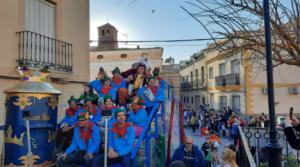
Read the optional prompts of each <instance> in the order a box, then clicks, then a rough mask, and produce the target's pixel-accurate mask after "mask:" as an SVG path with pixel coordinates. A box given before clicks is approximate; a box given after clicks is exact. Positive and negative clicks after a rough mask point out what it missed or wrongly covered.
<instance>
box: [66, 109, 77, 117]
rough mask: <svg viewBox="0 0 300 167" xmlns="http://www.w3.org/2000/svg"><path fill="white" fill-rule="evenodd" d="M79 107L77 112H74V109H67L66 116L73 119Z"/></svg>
mask: <svg viewBox="0 0 300 167" xmlns="http://www.w3.org/2000/svg"><path fill="white" fill-rule="evenodd" d="M78 108H79V107H77V108H76V109H75V110H73V109H72V108H68V109H66V114H67V115H68V116H69V117H72V116H74V114H75V112H76V111H77V110H78Z"/></svg>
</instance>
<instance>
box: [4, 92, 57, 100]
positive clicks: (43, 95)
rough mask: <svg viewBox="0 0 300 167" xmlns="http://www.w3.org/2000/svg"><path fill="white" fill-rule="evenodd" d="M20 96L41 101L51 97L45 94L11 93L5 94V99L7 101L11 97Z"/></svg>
mask: <svg viewBox="0 0 300 167" xmlns="http://www.w3.org/2000/svg"><path fill="white" fill-rule="evenodd" d="M21 95H25V96H27V97H33V98H37V99H39V100H41V99H42V98H45V97H48V98H50V97H51V94H46V93H13V94H11V93H10V94H7V96H6V99H7V100H9V99H10V98H11V97H13V96H21Z"/></svg>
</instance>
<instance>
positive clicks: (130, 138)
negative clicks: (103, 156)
mask: <svg viewBox="0 0 300 167" xmlns="http://www.w3.org/2000/svg"><path fill="white" fill-rule="evenodd" d="M134 139H135V132H134V129H133V126H130V127H128V128H127V131H126V134H125V139H123V138H122V137H119V136H118V135H117V134H116V133H114V132H112V131H111V129H110V130H109V131H108V148H109V149H114V151H116V152H117V153H118V154H119V156H124V155H127V154H129V153H130V152H131V151H132V149H133V146H134Z"/></svg>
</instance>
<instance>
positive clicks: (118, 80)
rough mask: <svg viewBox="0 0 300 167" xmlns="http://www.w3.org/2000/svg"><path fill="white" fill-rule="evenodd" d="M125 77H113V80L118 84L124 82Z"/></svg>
mask: <svg viewBox="0 0 300 167" xmlns="http://www.w3.org/2000/svg"><path fill="white" fill-rule="evenodd" d="M122 80H123V78H122V77H118V78H116V77H113V78H112V81H113V82H114V83H115V84H116V85H119V84H120V83H121V82H122Z"/></svg>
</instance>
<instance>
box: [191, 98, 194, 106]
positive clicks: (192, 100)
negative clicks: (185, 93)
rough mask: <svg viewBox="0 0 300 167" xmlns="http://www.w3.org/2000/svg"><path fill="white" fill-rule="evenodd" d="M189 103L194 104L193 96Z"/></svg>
mask: <svg viewBox="0 0 300 167" xmlns="http://www.w3.org/2000/svg"><path fill="white" fill-rule="evenodd" d="M191 103H192V104H194V97H193V96H192V97H191Z"/></svg>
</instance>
